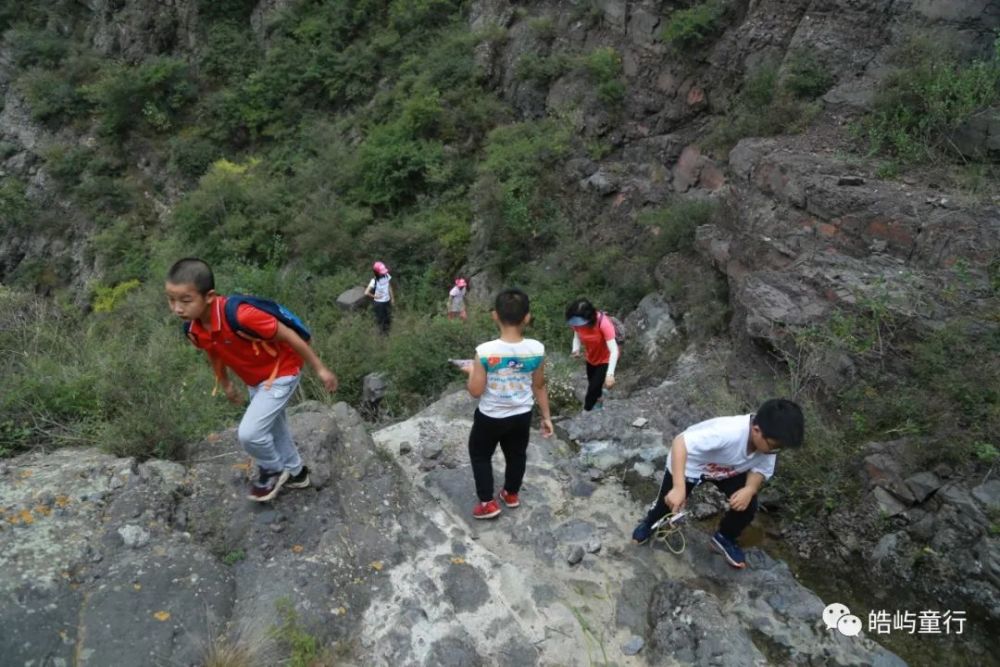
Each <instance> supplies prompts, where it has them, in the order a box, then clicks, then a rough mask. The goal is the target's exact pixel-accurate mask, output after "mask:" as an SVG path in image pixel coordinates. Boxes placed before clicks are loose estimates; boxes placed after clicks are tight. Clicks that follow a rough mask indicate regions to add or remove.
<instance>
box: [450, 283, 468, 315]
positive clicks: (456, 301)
mask: <svg viewBox="0 0 1000 667" xmlns="http://www.w3.org/2000/svg"><path fill="white" fill-rule="evenodd" d="M448 296H449V297H450V299H451V302H450V303H449V304H448V311H449V312H452V313H460V312H462V302H463V301H465V288H464V287H458V286H457V285H456V286H455V287H452V288H451V291H450V292H448Z"/></svg>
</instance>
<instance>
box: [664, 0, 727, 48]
mask: <svg viewBox="0 0 1000 667" xmlns="http://www.w3.org/2000/svg"><path fill="white" fill-rule="evenodd" d="M727 9H728V8H727V4H726V2H725V0H707V1H706V2H701V3H699V4H697V5H694V6H693V7H690V8H688V9H678V10H676V11H673V12H671V13H670V16H669V17H668V18H667V22H666V25H665V26H664V27H663V30H662V31H661V32H660V39H662V40H663V41H665V42H666V43H667V44H670V45H671V46H674V47H676V48H678V49H690V48H694V47H696V46H700V45H701V44H703V43H704V42H706V41H707V40H708V39H709V38H711V37H714V36H715V35H716V34H718V33H719V31H721V30H722V21H723V19H724V18H725V16H726V12H727Z"/></svg>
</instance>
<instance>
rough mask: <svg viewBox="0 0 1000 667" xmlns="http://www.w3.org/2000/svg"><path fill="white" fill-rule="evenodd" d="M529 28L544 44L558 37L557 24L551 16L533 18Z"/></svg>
mask: <svg viewBox="0 0 1000 667" xmlns="http://www.w3.org/2000/svg"><path fill="white" fill-rule="evenodd" d="M528 27H529V28H530V29H531V32H533V33H535V36H536V37H538V39H540V40H542V41H543V42H551V41H552V40H553V39H554V38H555V36H556V24H555V21H553V20H552V17H551V16H533V17H532V18H530V19H528Z"/></svg>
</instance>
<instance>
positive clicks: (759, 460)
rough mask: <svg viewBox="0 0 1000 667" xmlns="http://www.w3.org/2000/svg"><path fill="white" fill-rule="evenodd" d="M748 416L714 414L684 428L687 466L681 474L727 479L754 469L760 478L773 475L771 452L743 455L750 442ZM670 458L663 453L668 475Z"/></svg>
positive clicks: (695, 477)
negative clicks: (716, 415) (711, 417)
mask: <svg viewBox="0 0 1000 667" xmlns="http://www.w3.org/2000/svg"><path fill="white" fill-rule="evenodd" d="M752 418H753V415H752V414H749V415H736V416H735V417H716V418H715V419H709V420H707V421H703V422H699V423H697V424H695V425H694V426H689V427H688V429H687V430H686V431H684V444H685V445H686V448H687V465H686V466H685V467H684V476H685V477H687V478H689V479H700V478H701V477H703V476H704V477H705V478H706V479H728V478H729V477H735V476H736V475H739V474H740V473H742V472H747V471H750V472H758V473H760V474H761V475H763V476H764V479H770V478H771V475H773V474H774V462H775V460H776V459H775V455H774V454H764V453H761V452H757V451H755V452H753V453H752V454H750V455H749V456H748V455H747V443H748V442H749V441H750V420H751V419H752ZM671 470H672V465H671V457H670V455H669V454H668V455H667V474H668V475H669V474H671Z"/></svg>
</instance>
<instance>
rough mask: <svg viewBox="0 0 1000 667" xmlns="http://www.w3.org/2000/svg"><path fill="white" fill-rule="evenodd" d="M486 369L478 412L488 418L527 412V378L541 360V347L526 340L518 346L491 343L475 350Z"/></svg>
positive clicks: (529, 395)
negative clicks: (484, 390)
mask: <svg viewBox="0 0 1000 667" xmlns="http://www.w3.org/2000/svg"><path fill="white" fill-rule="evenodd" d="M476 356H477V358H478V359H479V363H481V364H483V366H485V367H486V392H485V393H484V394H483V396H482V398H480V400H479V411H480V412H482V413H483V414H485V415H487V416H488V417H496V418H502V417H508V416H511V415H517V414H521V413H523V412H527V411H528V410H531V406H532V405H533V404H534V395H533V394H532V391H531V382H532V378H531V375H532V373H534V372H535V371H536V370H538V367H539V366H541V365H542V363H543V362H544V360H545V346H543V345H542V344H541V343H539V342H538V341H536V340H532V339H530V338H526V339H524V340H522V341H520V342H518V343H506V342H504V341H501V340H493V341H490V342H488V343H483V344H482V345H480V346H479V347H477V348H476Z"/></svg>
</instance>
